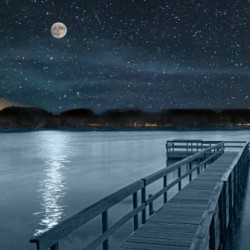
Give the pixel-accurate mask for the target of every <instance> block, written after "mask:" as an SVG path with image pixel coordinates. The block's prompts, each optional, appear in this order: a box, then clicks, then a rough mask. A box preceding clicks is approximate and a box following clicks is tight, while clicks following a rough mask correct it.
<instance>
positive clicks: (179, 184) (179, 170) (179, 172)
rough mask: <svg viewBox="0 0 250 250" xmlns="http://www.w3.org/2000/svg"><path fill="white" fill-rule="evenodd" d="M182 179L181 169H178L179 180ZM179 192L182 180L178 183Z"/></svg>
mask: <svg viewBox="0 0 250 250" xmlns="http://www.w3.org/2000/svg"><path fill="white" fill-rule="evenodd" d="M180 177H181V167H179V168H178V178H180ZM178 190H179V191H180V190H181V180H179V181H178Z"/></svg>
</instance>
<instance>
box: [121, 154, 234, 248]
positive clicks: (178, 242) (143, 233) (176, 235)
mask: <svg viewBox="0 0 250 250" xmlns="http://www.w3.org/2000/svg"><path fill="white" fill-rule="evenodd" d="M236 156H237V152H225V153H224V154H223V155H222V156H221V157H220V158H218V159H217V160H216V161H215V162H213V163H212V164H211V165H210V167H208V168H207V169H205V170H204V171H203V172H202V173H201V174H200V175H199V176H198V177H197V178H196V179H194V180H193V181H192V182H190V183H189V184H188V185H187V186H185V187H184V188H183V189H182V190H181V191H179V192H178V193H177V194H176V195H175V196H174V197H173V198H172V199H171V200H170V201H169V202H168V203H166V204H165V205H164V206H163V207H162V208H161V209H160V210H159V211H157V212H156V213H155V214H154V215H153V216H152V217H151V218H149V219H148V221H147V223H146V224H144V225H143V226H142V227H141V228H140V229H138V230H137V231H135V232H134V234H133V235H132V236H131V237H129V238H128V239H127V241H126V242H125V243H123V244H122V246H120V248H118V249H119V250H139V249H141V250H142V249H143V250H146V249H155V250H163V249H164V250H165V249H168V250H177V249H178V250H185V249H190V247H191V245H192V242H193V239H194V237H195V234H196V232H197V227H198V225H199V224H200V222H201V220H202V216H203V213H204V211H205V210H206V207H207V206H208V203H209V200H210V199H211V197H212V195H213V193H214V190H215V186H216V184H217V182H218V181H219V180H220V179H221V178H222V176H223V174H224V173H225V172H226V170H227V169H228V168H229V166H230V164H231V163H232V162H233V161H234V159H235V158H236Z"/></svg>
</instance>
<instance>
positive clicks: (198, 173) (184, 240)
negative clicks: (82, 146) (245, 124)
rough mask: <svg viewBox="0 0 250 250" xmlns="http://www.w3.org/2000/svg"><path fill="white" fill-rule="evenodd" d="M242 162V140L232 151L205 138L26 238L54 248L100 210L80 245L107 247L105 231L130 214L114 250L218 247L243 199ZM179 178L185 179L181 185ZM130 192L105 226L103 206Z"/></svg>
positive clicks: (40, 247)
mask: <svg viewBox="0 0 250 250" xmlns="http://www.w3.org/2000/svg"><path fill="white" fill-rule="evenodd" d="M248 162H249V145H248V143H243V144H242V145H241V147H239V150H238V151H233V152H230V151H227V150H225V143H224V142H218V143H215V144H213V143H211V146H209V147H206V148H203V150H200V151H199V150H197V152H196V153H195V154H192V155H190V156H188V157H187V158H185V159H183V160H181V161H178V162H176V163H174V164H172V165H170V166H168V167H167V168H164V169H162V170H160V171H157V172H156V173H153V174H152V175H149V176H147V177H145V178H142V179H141V180H138V181H136V182H134V183H132V184H130V185H129V186H127V187H125V188H123V189H121V190H119V191H117V192H115V193H114V194H112V195H110V196H108V197H106V198H105V199H103V200H101V201H99V202H97V203H95V204H93V205H92V206H90V207H88V208H87V209H84V210H83V211H80V212H79V213H77V214H75V215H73V216H72V217H70V218H68V219H66V220H65V221H63V222H61V223H60V224H58V225H57V226H55V227H54V228H52V229H51V230H49V231H47V232H45V233H44V234H42V235H40V236H37V237H35V238H33V239H31V242H32V243H36V247H37V250H45V249H48V248H49V249H51V250H58V249H59V242H60V241H61V240H63V239H64V238H65V237H66V236H67V235H69V234H71V233H72V232H74V231H75V230H77V229H78V228H80V227H82V226H83V225H85V224H86V223H87V222H89V221H91V220H92V219H94V218H96V217H97V216H99V215H101V217H102V225H101V228H102V233H101V234H100V235H99V236H98V237H97V238H96V239H95V240H94V241H92V242H90V243H89V245H88V246H87V247H86V248H84V249H85V250H87V249H88V250H93V249H96V248H97V247H98V246H99V245H102V248H103V250H109V249H110V247H109V238H110V236H111V235H112V234H113V233H115V232H116V231H117V230H118V229H119V228H121V227H122V226H123V225H124V224H125V223H127V222H128V221H129V220H130V219H132V220H133V225H134V232H133V233H132V235H131V236H130V237H129V238H128V239H127V240H126V241H125V242H123V243H122V244H121V246H120V247H118V249H119V250H149V249H152V250H154V249H156V250H163V249H170V250H177V249H178V250H185V249H192V250H202V249H212V250H215V249H223V248H224V247H225V243H226V238H227V230H228V228H229V227H230V225H231V222H232V218H233V216H234V213H237V210H238V203H239V202H240V200H242V199H243V193H244V192H243V191H244V188H245V185H246V182H247V176H248ZM173 172H176V173H177V177H176V179H174V180H171V182H169V179H168V178H167V177H168V175H169V174H172V173H173ZM184 180H188V182H189V183H188V184H187V185H185V186H184V183H185V182H184ZM158 181H160V182H162V188H161V189H160V190H158V191H156V192H155V193H154V194H150V195H148V193H147V189H148V187H149V186H150V185H152V184H153V183H156V182H158ZM175 186H177V188H178V190H179V192H178V193H177V194H176V195H175V196H174V197H173V198H172V199H170V200H169V199H168V192H169V190H170V189H171V188H173V187H175ZM139 195H140V199H139ZM130 196H131V201H132V204H131V207H132V210H131V211H128V213H127V214H126V215H125V216H123V217H122V218H121V219H120V220H118V221H117V222H116V223H115V224H113V225H112V226H109V222H108V210H109V209H110V208H111V207H113V206H114V205H116V204H118V203H119V202H121V201H123V200H124V199H125V198H127V197H130ZM156 199H162V203H163V205H162V207H161V208H160V209H159V210H158V211H156V212H154V210H153V202H154V201H155V200H156ZM147 208H148V211H149V213H147V212H146V210H147ZM139 215H140V216H141V220H139Z"/></svg>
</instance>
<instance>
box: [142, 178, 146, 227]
mask: <svg viewBox="0 0 250 250" xmlns="http://www.w3.org/2000/svg"><path fill="white" fill-rule="evenodd" d="M145 202H146V186H145V181H144V187H143V188H142V189H141V203H142V204H145ZM141 223H142V224H145V223H146V208H144V209H142V211H141Z"/></svg>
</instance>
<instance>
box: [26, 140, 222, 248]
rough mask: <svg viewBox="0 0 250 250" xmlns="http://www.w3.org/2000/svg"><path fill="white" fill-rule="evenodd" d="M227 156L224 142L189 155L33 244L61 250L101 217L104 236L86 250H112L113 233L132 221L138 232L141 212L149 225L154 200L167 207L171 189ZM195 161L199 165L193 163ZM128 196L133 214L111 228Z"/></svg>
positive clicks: (39, 238) (93, 206)
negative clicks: (115, 210)
mask: <svg viewBox="0 0 250 250" xmlns="http://www.w3.org/2000/svg"><path fill="white" fill-rule="evenodd" d="M223 153H224V143H223V142H220V143H218V144H216V145H213V146H211V147H209V148H206V149H205V150H203V151H202V152H197V153H196V154H194V155H192V156H189V157H187V158H186V159H184V160H181V161H179V162H177V163H175V164H172V165H170V166H169V167H168V168H163V169H162V170H159V171H157V172H155V173H154V174H151V175H149V176H147V177H145V178H142V179H141V180H138V181H136V182H134V183H132V184H130V185H128V186H126V187H124V188H122V189H120V190H119V191H117V192H115V193H113V194H111V195H109V196H107V197H106V198H104V199H102V200H101V201H98V202H96V203H95V204H93V205H91V206H89V207H87V208H86V209H84V210H82V211H80V212H78V213H77V214H75V215H73V216H71V217H69V218H68V219H66V220H64V221H62V222H61V223H59V224H58V225H56V226H55V227H54V228H52V229H50V230H49V231H47V232H45V233H43V234H41V235H39V236H36V237H34V238H32V239H31V240H30V242H31V243H35V244H36V249H37V250H47V249H50V250H59V242H60V241H61V240H63V239H64V238H66V237H67V236H68V235H70V234H71V233H73V232H74V231H76V230H77V229H79V228H81V227H82V226H84V225H85V224H86V223H88V222H89V221H91V220H93V219H94V218H96V217H97V216H100V215H101V217H102V223H101V228H102V233H101V234H100V235H99V236H98V237H97V238H96V239H95V240H94V241H92V242H91V243H90V244H89V245H88V246H87V247H86V248H84V249H85V250H86V249H88V250H93V249H96V248H97V247H98V246H100V245H102V249H103V250H109V237H110V236H111V235H112V234H113V233H115V232H116V231H117V230H118V229H119V228H121V227H122V226H123V225H124V224H125V223H127V222H128V221H129V220H131V219H132V220H133V224H134V230H137V229H138V228H139V226H140V225H139V218H138V216H139V214H140V213H141V223H142V224H145V223H146V220H147V213H146V210H147V208H148V209H149V215H148V217H150V216H151V215H152V213H153V202H154V200H156V199H157V198H159V197H161V196H163V204H165V203H166V202H167V201H168V198H167V191H168V190H169V189H171V188H172V187H174V186H175V185H178V190H181V189H182V180H183V179H184V178H186V177H188V176H189V177H188V180H189V181H192V179H193V172H194V171H197V174H199V173H200V171H201V170H202V169H204V168H206V166H207V164H208V163H210V162H212V161H214V160H216V159H217V158H218V157H219V156H220V155H221V154H223ZM194 162H195V164H193V163H194ZM197 162H198V164H197ZM183 166H188V168H187V171H185V172H184V171H181V170H182V167H183ZM174 171H177V172H178V175H177V178H176V179H174V180H173V181H172V182H171V183H167V176H168V175H169V174H170V173H173V172H174ZM159 180H162V189H160V190H159V191H157V192H156V193H154V194H151V195H147V187H148V186H149V185H150V184H152V183H154V182H156V181H159ZM139 193H140V196H141V199H140V204H139V201H138V200H139V199H138V195H139ZM127 197H132V204H131V207H132V209H131V211H129V212H128V213H127V214H126V215H125V216H123V217H122V218H121V219H120V220H118V221H117V222H116V223H115V224H113V225H112V226H111V227H109V221H108V212H109V209H110V208H112V207H113V206H114V205H116V204H118V203H120V202H121V201H123V200H124V199H126V198H127Z"/></svg>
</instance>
